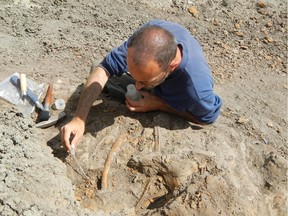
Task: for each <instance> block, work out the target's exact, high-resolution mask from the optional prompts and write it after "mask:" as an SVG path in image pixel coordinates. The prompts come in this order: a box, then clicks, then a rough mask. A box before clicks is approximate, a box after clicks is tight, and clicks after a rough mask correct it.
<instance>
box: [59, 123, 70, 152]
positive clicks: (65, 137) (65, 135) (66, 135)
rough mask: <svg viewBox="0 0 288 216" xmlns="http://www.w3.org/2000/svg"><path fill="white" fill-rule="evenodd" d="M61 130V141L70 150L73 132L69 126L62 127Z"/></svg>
mask: <svg viewBox="0 0 288 216" xmlns="http://www.w3.org/2000/svg"><path fill="white" fill-rule="evenodd" d="M61 131H62V133H61V134H62V136H61V142H62V144H63V145H64V147H65V148H66V149H67V150H70V136H71V133H72V132H71V130H69V128H66V127H65V126H63V127H62V128H61Z"/></svg>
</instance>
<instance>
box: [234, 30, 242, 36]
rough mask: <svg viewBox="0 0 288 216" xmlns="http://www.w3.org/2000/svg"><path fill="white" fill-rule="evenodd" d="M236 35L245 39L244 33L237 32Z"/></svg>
mask: <svg viewBox="0 0 288 216" xmlns="http://www.w3.org/2000/svg"><path fill="white" fill-rule="evenodd" d="M235 34H236V35H237V36H239V37H244V33H243V32H239V31H237V32H235Z"/></svg>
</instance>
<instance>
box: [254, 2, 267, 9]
mask: <svg viewBox="0 0 288 216" xmlns="http://www.w3.org/2000/svg"><path fill="white" fill-rule="evenodd" d="M256 6H257V7H259V8H265V7H267V5H266V3H265V2H263V1H258V2H257V3H256Z"/></svg>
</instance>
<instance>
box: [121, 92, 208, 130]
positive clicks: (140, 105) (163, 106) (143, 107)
mask: <svg viewBox="0 0 288 216" xmlns="http://www.w3.org/2000/svg"><path fill="white" fill-rule="evenodd" d="M141 94H142V95H143V99H142V100H140V101H132V100H130V99H129V98H126V106H127V108H128V109H129V110H130V111H132V112H148V111H155V110H161V111H163V112H167V113H170V114H173V115H177V116H180V117H181V118H184V119H186V120H188V121H190V122H193V123H195V124H200V125H207V123H204V122H200V121H198V120H197V119H196V118H195V117H194V116H193V115H192V114H191V113H189V112H180V111H178V110H176V109H174V108H172V107H171V106H169V105H168V104H167V103H166V102H165V101H163V100H161V99H160V98H159V97H157V96H155V95H152V94H150V93H147V92H143V91H141Z"/></svg>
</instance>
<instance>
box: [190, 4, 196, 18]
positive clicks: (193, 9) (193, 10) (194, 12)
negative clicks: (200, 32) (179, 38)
mask: <svg viewBox="0 0 288 216" xmlns="http://www.w3.org/2000/svg"><path fill="white" fill-rule="evenodd" d="M188 11H189V13H190V14H192V16H194V17H195V18H198V16H199V12H198V9H197V8H196V7H195V6H191V7H189V8H188Z"/></svg>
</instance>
